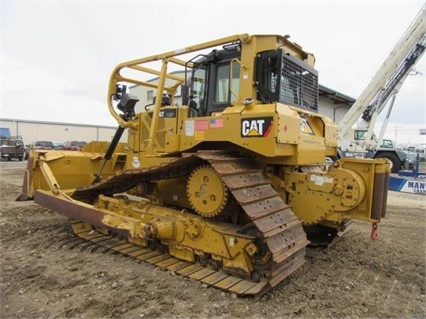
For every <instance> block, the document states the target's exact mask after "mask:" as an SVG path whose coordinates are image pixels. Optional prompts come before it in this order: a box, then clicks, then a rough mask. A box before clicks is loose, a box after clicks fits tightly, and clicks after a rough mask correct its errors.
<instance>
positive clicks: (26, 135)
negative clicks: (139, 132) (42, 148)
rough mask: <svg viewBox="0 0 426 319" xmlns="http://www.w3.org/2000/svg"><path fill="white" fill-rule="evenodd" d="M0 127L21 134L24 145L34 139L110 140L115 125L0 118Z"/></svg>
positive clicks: (11, 132) (32, 142) (32, 141)
mask: <svg viewBox="0 0 426 319" xmlns="http://www.w3.org/2000/svg"><path fill="white" fill-rule="evenodd" d="M0 128H6V129H9V132H10V135H12V136H21V137H22V139H23V141H24V143H25V144H26V145H31V144H34V142H35V141H41V140H42V141H61V142H64V141H85V142H90V141H110V140H111V139H112V137H113V136H114V133H115V130H116V129H117V128H116V127H113V126H103V125H90V124H76V123H64V122H48V121H33V120H21V119H7V118H0Z"/></svg>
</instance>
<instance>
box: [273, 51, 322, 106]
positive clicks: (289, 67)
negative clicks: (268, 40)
mask: <svg viewBox="0 0 426 319" xmlns="http://www.w3.org/2000/svg"><path fill="white" fill-rule="evenodd" d="M282 59H283V61H282V69H281V79H280V90H279V92H280V93H279V95H280V96H279V100H280V102H281V103H288V104H294V105H296V106H300V107H302V108H306V109H309V110H312V111H317V110H318V76H317V74H315V73H313V72H311V71H310V70H308V69H306V68H304V67H303V66H302V65H300V64H298V63H295V62H293V61H291V59H290V57H289V56H286V55H283V56H282Z"/></svg>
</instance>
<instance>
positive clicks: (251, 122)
mask: <svg viewBox="0 0 426 319" xmlns="http://www.w3.org/2000/svg"><path fill="white" fill-rule="evenodd" d="M272 120H273V118H272V116H270V117H255V118H249V119H241V137H267V136H268V135H269V133H270V132H271V130H272V123H273V122H272Z"/></svg>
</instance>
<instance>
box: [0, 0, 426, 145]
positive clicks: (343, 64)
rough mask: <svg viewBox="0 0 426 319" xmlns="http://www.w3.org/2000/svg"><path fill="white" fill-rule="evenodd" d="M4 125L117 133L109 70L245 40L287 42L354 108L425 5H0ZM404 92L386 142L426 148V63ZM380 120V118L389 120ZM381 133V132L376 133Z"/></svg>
mask: <svg viewBox="0 0 426 319" xmlns="http://www.w3.org/2000/svg"><path fill="white" fill-rule="evenodd" d="M0 3H1V4H0V5H1V7H0V11H1V22H0V26H1V34H0V42H1V54H0V59H1V78H0V81H1V83H0V84H1V85H0V93H1V94H0V98H1V100H0V117H1V118H15V119H25V120H45V121H55V122H76V123H84V124H96V125H116V122H115V120H114V119H113V118H112V117H111V115H110V114H109V111H108V108H107V98H106V95H107V87H108V80H109V77H110V74H111V71H112V70H113V68H114V67H115V66H116V65H117V64H119V63H121V62H123V61H128V60H133V59H136V58H142V57H146V56H151V55H154V54H159V53H163V52H167V51H171V50H174V49H179V48H181V47H186V46H190V45H193V44H198V43H201V42H205V41H209V40H214V39H217V38H221V37H225V36H229V35H233V34H240V33H249V34H281V35H285V34H289V35H290V36H291V39H292V40H293V41H295V42H297V43H298V44H300V45H301V46H302V47H303V48H304V49H305V50H306V51H309V52H312V53H313V54H314V55H315V57H316V66H315V68H316V69H317V70H318V72H319V81H320V83H321V84H322V85H325V86H327V87H329V88H332V89H334V90H336V91H338V92H340V93H343V94H346V95H349V96H351V97H354V98H357V97H358V96H359V95H360V94H361V93H362V91H363V89H364V88H365V87H366V86H367V84H368V83H369V81H370V79H371V78H372V77H373V76H374V74H375V73H376V71H377V70H378V68H379V67H380V66H381V64H382V62H383V61H384V60H385V58H386V57H387V55H388V54H389V53H390V51H391V50H392V49H393V47H394V45H395V43H396V42H397V41H398V40H399V38H400V37H401V36H402V34H403V33H404V32H405V30H406V29H407V27H408V26H409V24H410V23H411V22H412V21H413V19H414V18H415V16H416V15H417V13H418V12H419V11H420V9H421V8H422V6H423V4H424V1H410V0H404V1H374V0H371V1H361V0H359V1H344V0H340V1H267V0H265V1H250V0H245V1H221V0H217V1H203V0H197V1H161V0H157V1H135V0H133V1H126V0H124V1H94V0H87V1H77V0H75V1H48V0H47V1H46V0H45V1H20V0H13V1H7V0H0ZM416 70H417V71H418V72H419V74H417V75H416V76H409V77H408V78H407V80H406V81H405V83H404V85H403V86H402V88H401V90H400V92H399V94H398V96H397V98H396V101H395V104H394V108H393V111H392V114H391V118H390V124H389V126H388V131H387V134H386V136H387V137H388V138H392V139H395V138H396V140H397V142H400V143H401V142H407V141H408V142H410V143H425V142H426V140H425V138H426V136H420V135H419V129H420V128H426V57H425V56H423V57H422V59H421V60H420V61H419V62H418V63H417V66H416ZM383 113H384V112H383ZM378 124H380V123H378Z"/></svg>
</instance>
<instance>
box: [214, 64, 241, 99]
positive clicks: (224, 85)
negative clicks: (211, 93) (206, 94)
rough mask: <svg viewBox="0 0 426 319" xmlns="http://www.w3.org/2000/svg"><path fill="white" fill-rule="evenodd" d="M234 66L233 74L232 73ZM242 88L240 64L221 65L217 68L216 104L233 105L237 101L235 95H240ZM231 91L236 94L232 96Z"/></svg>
mask: <svg viewBox="0 0 426 319" xmlns="http://www.w3.org/2000/svg"><path fill="white" fill-rule="evenodd" d="M230 65H232V74H231V73H230ZM239 88H240V64H239V63H232V64H229V63H227V64H221V65H219V66H218V67H217V72H216V87H215V103H217V104H222V103H224V104H225V103H227V104H228V103H232V102H235V101H237V97H236V96H235V94H238V91H239ZM231 90H232V91H233V92H234V93H235V94H232V92H231Z"/></svg>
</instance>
